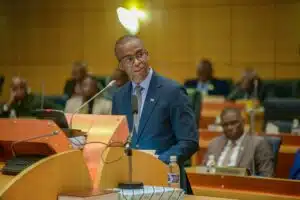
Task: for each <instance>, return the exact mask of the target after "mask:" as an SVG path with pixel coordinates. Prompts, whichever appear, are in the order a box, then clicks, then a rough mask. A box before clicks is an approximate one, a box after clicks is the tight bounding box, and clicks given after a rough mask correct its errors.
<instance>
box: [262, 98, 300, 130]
mask: <svg viewBox="0 0 300 200" xmlns="http://www.w3.org/2000/svg"><path fill="white" fill-rule="evenodd" d="M264 109H265V112H264V127H265V125H266V123H267V122H274V121H281V122H289V123H291V122H292V121H293V120H294V119H299V120H300V99H296V98H268V99H266V100H265V101H264Z"/></svg>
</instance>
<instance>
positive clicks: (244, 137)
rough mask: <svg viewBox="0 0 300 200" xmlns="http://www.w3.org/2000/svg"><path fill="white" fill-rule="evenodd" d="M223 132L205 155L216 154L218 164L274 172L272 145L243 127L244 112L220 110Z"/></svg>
mask: <svg viewBox="0 0 300 200" xmlns="http://www.w3.org/2000/svg"><path fill="white" fill-rule="evenodd" d="M221 125H222V127H223V131H224V135H222V136H220V137H217V138H215V139H214V140H213V141H212V142H211V143H210V144H209V146H208V150H207V153H206V155H205V157H204V164H205V165H206V164H207V161H208V157H209V156H210V155H213V156H214V158H215V162H216V164H217V166H219V167H240V168H247V169H248V170H249V171H250V172H251V174H252V175H259V176H267V177H271V176H273V174H274V155H273V152H272V147H271V145H270V144H269V143H268V142H267V141H266V140H265V139H264V138H263V137H260V136H254V135H250V134H248V133H246V132H245V130H244V120H243V117H242V114H241V111H240V110H239V109H236V108H225V109H224V110H223V111H222V113H221Z"/></svg>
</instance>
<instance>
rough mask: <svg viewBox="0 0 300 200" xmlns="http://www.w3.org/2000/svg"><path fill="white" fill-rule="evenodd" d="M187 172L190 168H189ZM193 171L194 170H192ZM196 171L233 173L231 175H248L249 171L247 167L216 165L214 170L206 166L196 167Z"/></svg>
mask: <svg viewBox="0 0 300 200" xmlns="http://www.w3.org/2000/svg"><path fill="white" fill-rule="evenodd" d="M186 171H187V172H189V171H190V170H189V169H188V168H187V169H186ZM190 172H192V171H190ZM196 173H199V174H218V175H231V176H248V175H249V171H248V170H247V169H246V168H238V167H216V168H214V170H213V171H209V170H208V168H207V167H206V166H198V167H196Z"/></svg>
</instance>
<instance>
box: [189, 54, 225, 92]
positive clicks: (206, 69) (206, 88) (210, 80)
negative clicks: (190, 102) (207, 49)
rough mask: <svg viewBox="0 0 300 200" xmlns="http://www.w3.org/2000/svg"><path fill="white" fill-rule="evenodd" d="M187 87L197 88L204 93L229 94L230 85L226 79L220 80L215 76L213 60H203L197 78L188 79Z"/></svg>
mask: <svg viewBox="0 0 300 200" xmlns="http://www.w3.org/2000/svg"><path fill="white" fill-rule="evenodd" d="M184 86H185V87H186V88H195V89H197V90H199V91H200V92H202V94H203V95H216V96H227V95H228V93H229V90H230V85H229V84H228V83H227V82H226V81H225V80H219V79H217V78H215V77H214V76H213V67H212V63H211V61H209V60H207V59H204V60H201V62H200V63H199V65H198V67H197V79H192V80H187V81H186V82H185V83H184Z"/></svg>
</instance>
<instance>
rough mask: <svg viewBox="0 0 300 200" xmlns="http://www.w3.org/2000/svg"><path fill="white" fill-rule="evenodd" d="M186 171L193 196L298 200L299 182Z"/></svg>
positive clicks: (191, 169) (190, 169) (299, 197)
mask: <svg viewBox="0 0 300 200" xmlns="http://www.w3.org/2000/svg"><path fill="white" fill-rule="evenodd" d="M186 171H187V175H188V178H189V180H190V183H191V186H192V188H193V191H194V194H195V195H205V196H214V197H225V198H236V199H247V200H248V199H249V200H250V199H251V200H252V199H259V200H264V199H272V200H277V199H278V200H279V199H289V200H292V199H300V190H299V188H300V181H293V180H285V179H276V178H259V177H241V176H228V175H226V176H225V175H210V174H200V173H197V168H196V167H191V168H186Z"/></svg>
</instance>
